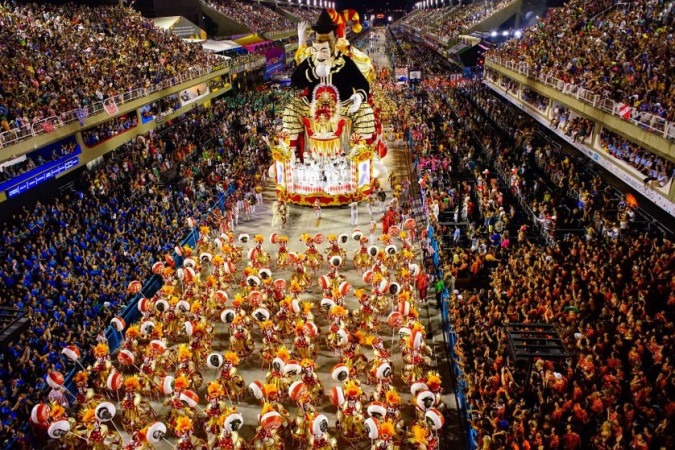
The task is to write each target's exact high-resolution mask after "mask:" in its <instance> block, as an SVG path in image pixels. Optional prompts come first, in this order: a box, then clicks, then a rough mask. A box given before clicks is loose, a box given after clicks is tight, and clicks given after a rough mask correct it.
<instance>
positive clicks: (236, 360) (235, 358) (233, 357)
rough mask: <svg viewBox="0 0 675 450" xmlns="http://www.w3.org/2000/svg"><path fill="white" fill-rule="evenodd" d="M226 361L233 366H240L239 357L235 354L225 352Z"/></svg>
mask: <svg viewBox="0 0 675 450" xmlns="http://www.w3.org/2000/svg"><path fill="white" fill-rule="evenodd" d="M223 358H224V359H225V361H227V362H229V363H231V364H232V365H233V366H236V365H237V364H239V356H237V354H236V353H235V352H225V354H224V355H223Z"/></svg>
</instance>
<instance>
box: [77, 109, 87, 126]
mask: <svg viewBox="0 0 675 450" xmlns="http://www.w3.org/2000/svg"><path fill="white" fill-rule="evenodd" d="M75 117H77V120H78V121H79V122H80V126H82V127H83V126H84V125H85V121H86V120H87V117H89V111H88V110H87V109H85V108H77V109H76V110H75Z"/></svg>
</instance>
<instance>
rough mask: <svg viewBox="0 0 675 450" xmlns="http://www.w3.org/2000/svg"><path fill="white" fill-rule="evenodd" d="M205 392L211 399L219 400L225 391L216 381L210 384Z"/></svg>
mask: <svg viewBox="0 0 675 450" xmlns="http://www.w3.org/2000/svg"><path fill="white" fill-rule="evenodd" d="M207 392H208V394H209V397H212V398H220V397H223V396H225V390H224V389H223V385H222V384H220V383H219V382H218V381H212V382H210V383H209V386H208V388H207Z"/></svg>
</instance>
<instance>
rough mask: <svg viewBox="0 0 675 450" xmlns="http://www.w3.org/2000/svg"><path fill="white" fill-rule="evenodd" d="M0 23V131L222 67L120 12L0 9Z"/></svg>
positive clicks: (15, 5) (23, 6) (6, 5)
mask: <svg viewBox="0 0 675 450" xmlns="http://www.w3.org/2000/svg"><path fill="white" fill-rule="evenodd" d="M0 24H1V25H0V42H3V44H4V45H2V46H1V47H0V64H2V65H3V66H7V67H12V70H3V71H2V74H0V123H1V125H2V128H3V129H2V131H6V130H10V129H12V128H26V127H30V126H31V125H32V124H33V123H34V122H36V121H39V120H40V119H43V118H47V117H51V116H60V115H61V114H63V113H66V112H68V111H71V110H74V109H76V108H80V107H85V106H87V105H90V104H93V103H95V102H99V101H101V100H103V99H104V98H106V97H109V96H113V95H117V94H122V93H124V92H127V91H130V90H133V89H138V88H150V87H152V86H154V85H156V84H158V83H160V82H162V81H164V80H167V79H170V78H172V77H175V76H176V75H179V74H185V73H187V71H188V69H189V68H191V67H206V66H209V65H216V64H218V63H219V61H220V60H219V59H218V58H217V57H216V56H215V55H212V54H209V53H206V52H204V51H202V50H201V47H199V46H195V45H189V44H187V43H185V42H183V41H182V40H181V39H180V38H179V37H177V36H175V35H173V34H172V33H171V32H170V31H167V32H165V31H161V30H158V29H156V28H155V27H154V25H153V23H152V21H150V20H148V19H145V18H143V17H142V16H141V15H140V14H139V13H138V12H135V11H134V10H133V9H131V8H126V7H122V6H100V7H91V6H89V5H76V4H73V3H66V4H63V5H54V4H50V3H44V2H32V3H22V2H11V3H10V2H3V3H2V4H0Z"/></svg>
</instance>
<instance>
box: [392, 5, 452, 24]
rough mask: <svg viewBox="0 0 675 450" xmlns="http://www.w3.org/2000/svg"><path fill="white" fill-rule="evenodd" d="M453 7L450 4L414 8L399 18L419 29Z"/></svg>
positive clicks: (402, 21) (403, 22) (442, 15)
mask: <svg viewBox="0 0 675 450" xmlns="http://www.w3.org/2000/svg"><path fill="white" fill-rule="evenodd" d="M453 9H455V8H454V7H452V6H444V7H442V8H428V9H421V8H420V9H416V10H414V11H412V12H411V13H409V14H408V15H406V16H405V17H403V19H401V23H402V24H404V25H407V26H409V27H411V28H414V29H417V30H419V29H421V28H422V27H424V26H428V25H429V24H430V23H434V22H435V20H436V19H437V18H442V17H444V16H445V15H446V14H448V13H449V12H450V11H452V10H453Z"/></svg>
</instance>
